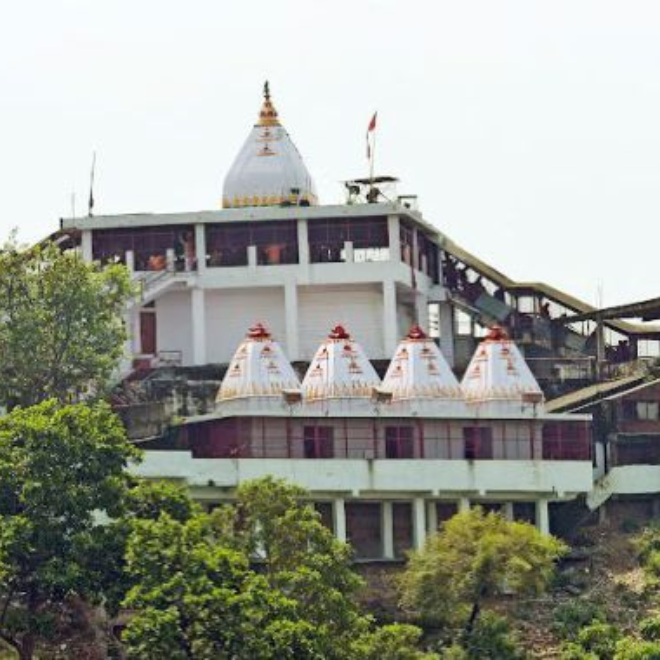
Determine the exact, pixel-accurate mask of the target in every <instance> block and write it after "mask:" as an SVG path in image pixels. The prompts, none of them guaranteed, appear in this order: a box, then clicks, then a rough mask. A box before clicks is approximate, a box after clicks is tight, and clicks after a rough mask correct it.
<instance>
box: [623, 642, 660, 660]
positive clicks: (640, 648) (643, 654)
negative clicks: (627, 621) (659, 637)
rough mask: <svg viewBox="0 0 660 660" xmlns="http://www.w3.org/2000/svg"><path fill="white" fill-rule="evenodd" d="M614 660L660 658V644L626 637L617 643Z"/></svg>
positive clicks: (658, 659) (654, 659) (659, 659)
mask: <svg viewBox="0 0 660 660" xmlns="http://www.w3.org/2000/svg"><path fill="white" fill-rule="evenodd" d="M614 660H660V644H658V642H648V641H645V640H642V641H639V640H637V639H632V638H630V637H626V638H625V639H622V640H621V641H620V642H619V643H618V644H617V645H616V653H615V655H614Z"/></svg>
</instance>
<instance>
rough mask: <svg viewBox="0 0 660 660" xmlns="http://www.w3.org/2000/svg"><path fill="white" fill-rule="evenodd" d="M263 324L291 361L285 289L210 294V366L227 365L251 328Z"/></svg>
mask: <svg viewBox="0 0 660 660" xmlns="http://www.w3.org/2000/svg"><path fill="white" fill-rule="evenodd" d="M257 321H260V322H261V323H263V324H264V325H265V326H266V327H267V328H268V329H269V330H270V331H271V332H272V333H273V337H274V338H275V339H276V340H277V341H278V342H279V343H280V345H281V346H282V348H283V349H284V352H285V354H287V357H288V346H287V345H286V324H285V311H284V288H283V287H269V288H267V287H263V288H261V287H260V288H251V289H215V290H209V289H207V290H206V356H207V360H208V362H210V363H216V362H220V363H227V362H229V361H230V360H231V358H232V357H233V355H234V352H235V351H236V348H237V347H238V345H239V344H240V343H241V341H242V339H243V337H245V333H246V332H247V330H248V328H249V327H250V326H252V325H254V323H255V322H257Z"/></svg>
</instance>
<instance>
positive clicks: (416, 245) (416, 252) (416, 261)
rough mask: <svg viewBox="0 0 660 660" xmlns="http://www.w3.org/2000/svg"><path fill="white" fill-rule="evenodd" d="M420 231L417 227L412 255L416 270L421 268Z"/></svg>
mask: <svg viewBox="0 0 660 660" xmlns="http://www.w3.org/2000/svg"><path fill="white" fill-rule="evenodd" d="M418 232H419V230H418V229H417V228H416V229H415V231H413V241H412V255H411V261H412V264H413V268H414V269H415V270H421V264H420V263H419V238H418Z"/></svg>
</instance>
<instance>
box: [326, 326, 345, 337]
mask: <svg viewBox="0 0 660 660" xmlns="http://www.w3.org/2000/svg"><path fill="white" fill-rule="evenodd" d="M328 337H329V338H330V339H350V338H351V336H350V335H349V334H348V332H346V329H345V328H344V326H343V325H336V326H335V327H334V328H333V329H332V330H330V334H329V335H328Z"/></svg>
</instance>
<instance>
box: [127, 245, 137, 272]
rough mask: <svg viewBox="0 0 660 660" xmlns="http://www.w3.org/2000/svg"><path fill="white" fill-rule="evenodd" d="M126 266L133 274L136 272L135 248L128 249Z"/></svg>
mask: <svg viewBox="0 0 660 660" xmlns="http://www.w3.org/2000/svg"><path fill="white" fill-rule="evenodd" d="M125 258H126V268H127V270H128V272H129V273H130V274H131V275H133V273H134V272H135V252H133V250H126V257H125Z"/></svg>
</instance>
